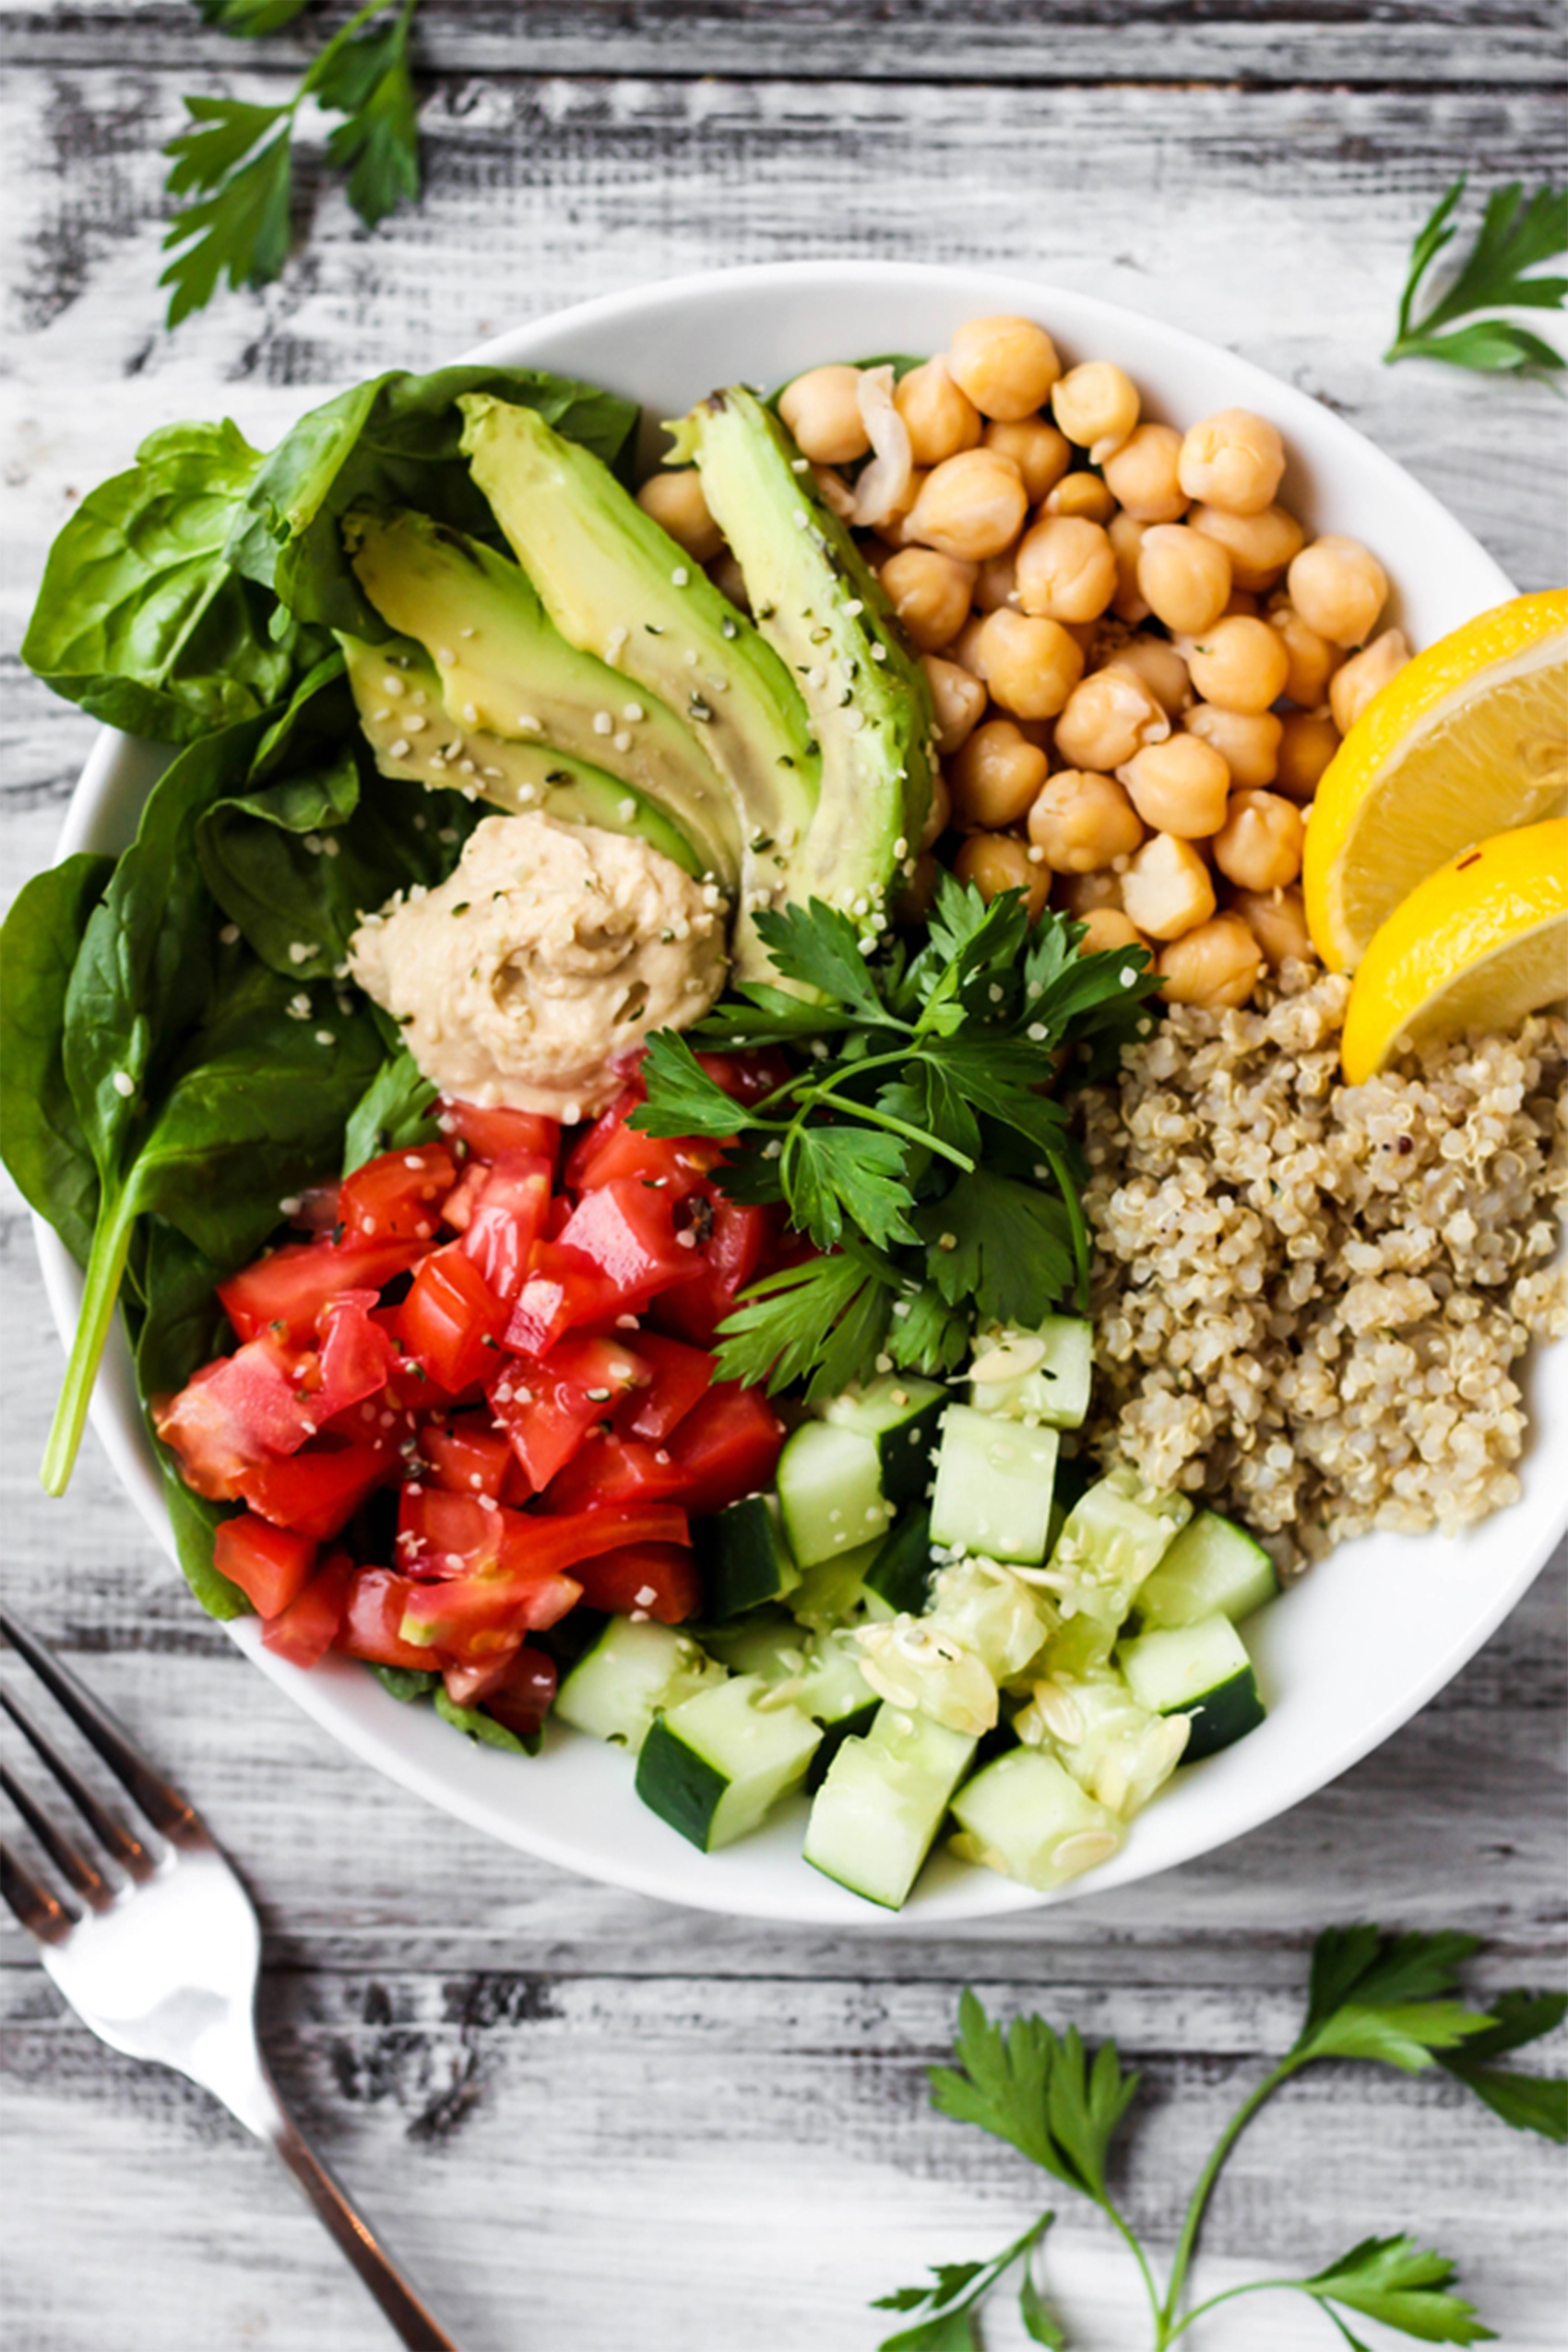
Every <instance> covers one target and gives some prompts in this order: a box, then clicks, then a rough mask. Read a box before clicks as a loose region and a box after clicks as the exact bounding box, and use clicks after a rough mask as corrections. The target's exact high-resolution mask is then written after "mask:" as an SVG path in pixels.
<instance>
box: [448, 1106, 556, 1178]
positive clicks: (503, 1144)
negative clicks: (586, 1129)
mask: <svg viewBox="0 0 1568 2352" xmlns="http://www.w3.org/2000/svg"><path fill="white" fill-rule="evenodd" d="M435 1111H436V1118H437V1122H438V1123H439V1125H440V1128H441V1132H442V1134H444V1135H452V1136H456V1137H457V1138H458V1139H459V1140H460V1141H461V1142H463V1143H465V1144H467V1146H468V1147H469V1151H471V1152H472V1153H473V1155H474V1158H476V1159H499V1158H501V1155H502V1153H503V1152H508V1151H531V1152H537V1153H538V1154H539V1155H540V1158H543V1159H548V1160H549V1162H550V1165H551V1167H552V1169H553V1168H554V1166H555V1163H556V1160H557V1159H558V1158H559V1157H560V1152H561V1123H560V1121H559V1120H557V1119H545V1118H541V1117H540V1114H539V1113H538V1112H537V1111H512V1110H509V1109H508V1108H507V1107H506V1105H505V1104H504V1103H495V1104H489V1105H487V1104H484V1103H479V1102H461V1101H459V1100H458V1099H457V1096H456V1095H449V1094H444V1095H443V1096H442V1098H441V1099H440V1101H439V1102H438V1103H437V1104H436V1106H435Z"/></svg>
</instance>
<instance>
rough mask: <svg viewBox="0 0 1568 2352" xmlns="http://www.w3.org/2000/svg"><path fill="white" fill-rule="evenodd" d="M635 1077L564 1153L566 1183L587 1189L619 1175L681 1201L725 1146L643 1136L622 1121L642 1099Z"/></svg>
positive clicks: (713, 1165)
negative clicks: (632, 1178) (658, 1187)
mask: <svg viewBox="0 0 1568 2352" xmlns="http://www.w3.org/2000/svg"><path fill="white" fill-rule="evenodd" d="M645 1099H646V1098H645V1094H644V1089H643V1087H642V1084H641V1081H640V1080H639V1081H638V1082H637V1083H636V1085H633V1086H629V1087H622V1089H621V1092H620V1093H619V1094H618V1095H617V1096H616V1098H615V1099H614V1101H613V1102H612V1104H611V1106H610V1108H609V1110H608V1111H604V1112H603V1113H602V1114H601V1115H600V1117H599V1118H598V1119H596V1120H595V1122H594V1123H593V1125H592V1126H591V1127H590V1128H589V1129H588V1132H587V1134H584V1135H582V1136H580V1137H579V1138H578V1140H577V1142H576V1144H574V1145H573V1146H572V1150H571V1152H570V1154H569V1155H568V1158H567V1160H566V1167H565V1172H564V1173H565V1182H566V1185H567V1188H568V1190H570V1191H573V1192H588V1191H591V1190H592V1189H593V1187H594V1186H595V1185H598V1184H608V1183H612V1182H614V1181H615V1180H616V1179H617V1178H622V1177H636V1178H637V1179H639V1180H640V1181H641V1182H644V1183H647V1184H655V1183H656V1184H659V1186H660V1187H661V1188H662V1189H664V1190H667V1191H668V1192H669V1193H670V1194H671V1198H672V1199H675V1200H680V1199H683V1197H684V1195H685V1194H687V1193H689V1192H690V1191H691V1190H692V1188H693V1187H694V1185H695V1184H696V1183H698V1182H700V1181H701V1179H702V1178H703V1177H704V1176H706V1175H707V1173H708V1172H709V1171H710V1170H712V1169H715V1168H717V1167H718V1165H719V1161H720V1159H722V1158H723V1157H724V1146H723V1144H722V1143H721V1142H716V1141H714V1140H712V1139H711V1138H709V1137H707V1136H703V1137H696V1136H692V1137H684V1138H680V1139H677V1140H673V1141H671V1140H670V1139H668V1138H666V1137H664V1136H661V1135H645V1134H641V1133H640V1131H639V1130H638V1129H637V1128H636V1127H629V1126H628V1125H627V1124H626V1121H627V1119H628V1117H629V1116H630V1114H631V1113H632V1112H633V1111H636V1109H637V1107H638V1105H639V1104H640V1103H642V1102H643V1101H644V1100H645Z"/></svg>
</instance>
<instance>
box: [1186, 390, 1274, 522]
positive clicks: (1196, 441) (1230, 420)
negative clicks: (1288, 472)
mask: <svg viewBox="0 0 1568 2352" xmlns="http://www.w3.org/2000/svg"><path fill="white" fill-rule="evenodd" d="M1176 470H1177V476H1178V479H1179V480H1180V481H1181V484H1182V489H1183V490H1184V491H1185V492H1186V493H1187V495H1188V497H1189V498H1201V499H1202V500H1203V501H1204V502H1205V504H1206V505H1210V506H1218V507H1221V508H1222V509H1223V510H1224V512H1225V513H1226V514H1228V515H1261V514H1262V513H1263V510H1264V508H1265V506H1267V505H1270V504H1271V502H1272V500H1273V497H1274V493H1275V492H1276V491H1277V489H1278V487H1279V479H1280V476H1281V475H1282V474H1283V473H1284V471H1285V444H1284V442H1283V441H1281V439H1280V438H1279V435H1278V434H1277V432H1276V430H1275V428H1274V426H1273V425H1271V424H1270V423H1269V422H1268V419H1267V418H1266V417H1259V416H1254V415H1253V412H1252V410H1250V409H1220V410H1218V412H1217V413H1216V414H1215V415H1214V416H1212V417H1205V418H1204V419H1203V421H1202V422H1201V423H1198V424H1194V425H1193V426H1192V427H1191V428H1190V429H1189V431H1188V433H1187V434H1186V437H1185V439H1184V440H1183V441H1182V455H1181V459H1180V462H1179V464H1178V466H1177V469H1176Z"/></svg>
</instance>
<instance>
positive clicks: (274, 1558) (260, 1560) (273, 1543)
mask: <svg viewBox="0 0 1568 2352" xmlns="http://www.w3.org/2000/svg"><path fill="white" fill-rule="evenodd" d="M212 1564H213V1566H214V1567H215V1568H216V1569H217V1571H218V1573H219V1574H220V1576H227V1577H228V1579H229V1581H230V1583H231V1584H233V1585H238V1586H239V1587H240V1590H241V1591H242V1592H243V1593H244V1596H245V1598H246V1599H247V1600H248V1601H249V1602H250V1604H251V1607H252V1608H253V1609H254V1610H255V1612H256V1614H257V1616H258V1617H276V1616H278V1615H279V1611H280V1610H285V1609H287V1608H288V1606H289V1603H290V1602H291V1600H294V1599H296V1598H298V1596H299V1595H300V1594H301V1593H302V1592H303V1590H304V1587H305V1585H306V1583H307V1581H308V1579H309V1576H310V1572H311V1570H312V1569H313V1568H314V1567H315V1542H314V1541H313V1539H312V1538H310V1537H309V1536H301V1535H294V1534H292V1533H291V1531H290V1530H289V1529H288V1528H286V1527H274V1526H268V1524H267V1521H266V1520H265V1519H258V1518H257V1517H256V1515H255V1512H254V1511H239V1512H236V1513H235V1515H234V1516H233V1517H232V1519H220V1521H219V1523H218V1527H217V1530H216V1532H215V1533H214V1535H213V1538H212Z"/></svg>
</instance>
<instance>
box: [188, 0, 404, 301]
mask: <svg viewBox="0 0 1568 2352" xmlns="http://www.w3.org/2000/svg"><path fill="white" fill-rule="evenodd" d="M419 5H420V0H369V5H368V6H365V7H362V8H361V9H359V10H358V11H357V12H356V14H355V15H353V16H351V17H350V18H349V21H348V23H347V24H345V25H344V26H342V27H341V28H340V30H339V31H337V32H335V33H334V34H333V36H332V38H331V40H330V41H328V42H325V43H324V45H323V46H322V48H321V49H320V50H318V51H317V53H316V54H315V57H313V58H312V60H311V62H310V64H309V65H307V66H306V67H305V70H304V72H303V75H302V76H301V77H300V80H299V84H298V86H297V88H296V89H295V90H294V94H293V96H292V97H291V98H288V99H285V100H283V101H281V102H280V103H279V104H278V105H276V106H260V105H256V104H255V103H253V102H252V101H249V100H245V99H239V98H187V99H186V100H185V101H184V106H185V113H186V114H187V115H188V116H189V118H190V119H189V121H188V123H187V125H186V127H185V128H184V130H183V131H180V132H178V133H176V135H175V137H173V138H172V139H171V140H170V141H169V142H168V144H167V146H166V147H165V148H164V149H163V152H164V154H165V155H167V156H168V157H170V158H171V159H172V160H171V169H170V172H169V177H168V182H167V188H168V193H169V194H170V195H171V196H183V197H188V198H189V199H190V201H189V202H187V203H185V204H184V206H183V207H182V208H181V209H180V210H179V211H178V212H176V214H175V215H174V219H173V220H172V223H171V225H170V228H169V230H168V232H167V234H166V235H165V237H164V240H163V244H164V248H165V250H166V251H167V250H170V249H172V250H173V259H172V261H171V262H170V263H169V265H168V267H166V268H165V270H164V272H163V274H162V276H161V277H160V279H159V281H158V282H159V284H160V286H167V287H169V288H170V290H171V291H170V296H169V311H168V316H167V320H166V324H167V325H168V326H169V327H178V325H179V324H180V321H181V320H182V319H183V318H188V317H189V316H190V315H191V313H192V312H193V311H197V310H201V309H204V308H205V307H206V305H207V303H209V302H210V301H211V300H212V297H213V295H214V294H215V293H216V291H217V290H218V286H219V283H220V280H221V279H225V278H226V279H228V282H229V284H230V285H231V286H234V287H239V286H262V285H266V284H267V282H268V280H269V279H274V278H276V277H277V276H278V273H279V270H280V269H281V268H282V267H283V264H284V262H285V261H286V260H287V259H288V255H289V241H290V235H291V224H292V210H293V189H294V179H293V173H294V141H295V137H296V136H297V126H298V118H299V114H300V111H301V109H302V107H303V105H304V104H305V101H307V100H314V101H315V104H316V105H317V106H319V107H320V108H322V109H323V110H324V111H325V112H326V113H329V114H337V115H339V116H340V117H341V118H342V119H341V120H340V121H339V122H338V123H337V124H335V125H334V126H333V128H332V130H331V132H330V134H329V135H328V137H327V161H328V163H329V164H331V165H332V166H334V168H336V169H337V170H339V171H342V172H347V174H348V183H347V189H346V193H347V195H348V198H349V202H350V204H351V205H352V207H353V208H354V210H355V211H356V212H357V213H358V214H359V216H360V219H361V220H362V221H363V222H364V223H365V226H366V227H367V228H370V229H374V227H375V224H376V222H377V221H378V220H383V219H385V217H386V214H387V213H388V212H390V211H391V210H392V208H393V207H394V206H395V205H396V204H398V202H399V201H400V200H401V199H402V198H403V197H404V196H408V197H410V198H414V197H417V196H418V195H419V192H420V166H419V132H418V124H417V121H416V111H417V110H416V103H415V99H414V88H413V82H412V80H411V78H410V72H409V28H410V24H411V23H412V21H413V17H414V12H415V10H416V9H417V7H418V6H419ZM197 6H199V7H200V9H201V13H202V15H203V16H204V17H205V18H207V21H208V24H212V25H216V26H218V27H219V28H220V30H222V31H224V32H228V33H232V34H233V35H235V36H236V37H237V38H239V39H242V40H253V39H255V38H256V37H258V36H259V35H261V34H263V33H269V32H276V31H278V30H280V28H281V27H283V26H284V25H287V24H290V23H291V22H292V20H293V19H294V18H295V17H297V16H298V15H299V14H300V13H301V10H302V9H303V6H305V0H197Z"/></svg>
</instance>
